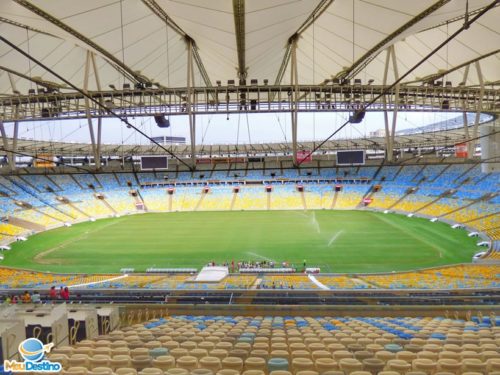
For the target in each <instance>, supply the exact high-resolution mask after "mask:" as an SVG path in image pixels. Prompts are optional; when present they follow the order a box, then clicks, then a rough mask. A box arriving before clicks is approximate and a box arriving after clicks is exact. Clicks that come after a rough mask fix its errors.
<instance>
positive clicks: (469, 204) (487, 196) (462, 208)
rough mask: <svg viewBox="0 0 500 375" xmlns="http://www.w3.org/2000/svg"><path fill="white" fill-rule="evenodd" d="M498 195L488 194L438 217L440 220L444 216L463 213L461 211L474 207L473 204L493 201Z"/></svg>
mask: <svg viewBox="0 0 500 375" xmlns="http://www.w3.org/2000/svg"><path fill="white" fill-rule="evenodd" d="M496 195H497V194H496V193H488V194H485V195H483V196H481V197H480V198H477V199H472V200H471V201H468V202H467V203H466V204H464V205H462V206H459V207H457V208H454V209H453V210H451V211H447V212H443V213H442V214H441V215H439V216H437V217H438V218H442V217H444V216H447V215H450V214H453V213H455V212H458V211H461V210H464V209H466V208H468V207H470V206H472V205H473V204H475V203H478V202H488V201H489V200H491V199H492V198H494V197H495V196H496Z"/></svg>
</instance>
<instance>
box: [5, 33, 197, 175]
mask: <svg viewBox="0 0 500 375" xmlns="http://www.w3.org/2000/svg"><path fill="white" fill-rule="evenodd" d="M0 41H2V42H4V43H5V44H7V45H8V46H9V47H11V48H13V49H14V50H16V51H17V52H19V53H20V54H21V55H23V56H24V57H26V58H28V59H29V60H31V61H32V62H34V63H35V64H37V65H39V66H40V67H41V68H43V69H45V70H46V71H47V72H49V73H50V74H52V75H53V76H54V77H56V78H58V79H59V80H61V81H62V82H64V83H65V84H67V85H68V86H70V87H71V88H73V89H74V90H76V91H78V93H80V94H81V95H83V96H84V97H86V98H87V99H88V100H90V101H91V102H93V103H94V104H95V105H96V106H98V107H99V108H101V109H102V110H103V111H105V112H107V113H109V114H110V115H111V116H113V117H116V118H117V119H119V120H120V121H121V122H123V123H124V124H126V125H127V127H130V128H132V129H134V130H135V131H136V132H138V133H139V134H141V135H142V136H144V137H146V138H147V139H149V140H150V141H151V142H152V143H154V144H155V145H156V146H158V147H159V148H160V149H162V150H163V151H165V152H166V153H167V154H168V155H170V156H171V157H173V158H174V159H176V160H177V161H178V162H179V163H181V164H183V165H184V166H186V167H188V168H189V169H190V170H193V168H192V167H191V166H190V165H189V164H187V163H186V162H185V161H184V160H182V159H181V158H179V157H178V156H177V155H176V154H174V153H173V152H172V151H170V150H168V149H167V148H165V147H164V146H163V145H161V144H160V143H158V142H157V141H156V140H154V139H153V138H151V137H150V136H149V135H147V134H146V133H144V132H143V131H142V130H140V129H139V128H137V127H136V126H135V125H132V124H131V123H130V122H129V121H128V120H127V119H126V118H124V117H121V116H120V115H118V114H117V113H116V112H114V111H113V110H111V109H109V108H108V107H106V106H105V105H104V104H102V103H101V102H100V101H99V100H96V99H94V98H93V97H92V96H91V95H89V94H88V93H87V92H85V91H84V90H82V89H81V88H79V87H77V86H76V85H74V84H73V83H71V82H70V81H68V80H67V79H66V78H64V77H62V76H61V75H60V74H58V73H56V72H55V71H54V70H53V69H51V68H49V67H48V66H47V65H45V64H44V63H42V62H41V61H40V60H38V59H36V58H35V57H33V56H31V55H30V54H29V53H27V52H25V51H24V50H23V49H21V48H19V47H18V46H17V45H16V44H14V43H12V42H11V41H10V40H8V39H6V38H5V37H3V36H2V35H0Z"/></svg>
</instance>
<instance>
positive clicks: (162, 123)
mask: <svg viewBox="0 0 500 375" xmlns="http://www.w3.org/2000/svg"><path fill="white" fill-rule="evenodd" d="M155 122H156V125H158V127H159V128H168V127H170V120H169V119H168V118H165V116H161V115H160V116H155Z"/></svg>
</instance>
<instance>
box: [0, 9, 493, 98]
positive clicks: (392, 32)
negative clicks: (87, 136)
mask: <svg viewBox="0 0 500 375" xmlns="http://www.w3.org/2000/svg"><path fill="white" fill-rule="evenodd" d="M491 3H492V0H468V1H467V0H418V1H401V0H356V1H354V0H251V1H250V0H249V1H245V0H233V1H231V0H210V1H207V0H123V1H120V0H85V1H80V0H3V1H1V2H0V21H1V22H0V35H2V36H3V37H4V38H6V39H7V40H9V41H11V42H13V43H14V44H16V45H17V46H19V47H20V48H22V49H23V50H24V51H26V52H28V53H29V54H30V55H32V56H34V57H35V58H37V59H39V60H40V61H42V62H43V63H44V64H46V65H47V66H49V67H50V68H52V69H54V71H56V72H57V73H59V74H60V75H61V76H63V77H64V78H66V79H68V80H69V81H71V82H72V83H74V84H75V85H76V86H78V87H80V88H81V87H84V76H85V69H86V66H88V64H86V61H87V51H91V52H93V53H94V54H95V58H94V61H95V66H96V70H97V72H98V76H99V80H98V81H97V80H96V79H95V78H94V70H93V69H90V70H89V74H90V76H89V80H88V83H87V88H88V90H99V89H106V90H109V85H113V86H115V87H121V85H123V83H127V82H128V83H132V84H134V83H135V82H141V81H149V82H155V83H158V84H159V85H161V86H163V87H184V86H186V77H187V66H188V64H187V63H186V62H187V55H188V50H189V48H188V46H189V45H191V46H192V47H193V48H192V49H191V50H192V51H194V61H195V64H194V65H195V66H194V76H195V84H196V85H197V86H205V85H210V84H212V85H216V82H217V81H221V82H222V83H223V84H226V82H227V80H231V79H234V80H236V82H238V79H239V78H244V77H246V79H247V80H250V79H257V80H259V83H261V82H262V81H263V80H264V79H267V80H268V81H269V83H270V84H271V83H275V82H281V83H284V84H286V83H290V76H291V74H290V65H291V64H290V63H289V60H290V50H291V44H292V43H293V40H296V41H297V55H296V56H297V70H298V72H297V73H298V82H299V83H301V84H321V83H322V82H324V81H325V79H332V78H334V77H337V78H338V77H340V78H346V77H347V78H359V79H362V81H363V83H364V82H367V81H369V80H373V82H374V83H375V84H381V83H382V81H383V77H384V70H385V63H386V56H387V54H386V53H384V51H385V50H387V48H388V47H390V46H394V54H395V57H396V61H397V70H398V73H399V75H402V74H403V73H405V72H406V71H407V70H408V69H409V68H410V67H412V66H413V65H414V64H415V63H417V62H418V61H419V60H420V59H421V58H422V57H423V56H425V55H426V54H427V53H429V52H430V51H431V50H432V49H433V48H435V47H436V46H437V45H439V44H440V43H441V42H442V41H443V40H445V39H446V38H447V36H449V35H451V34H452V33H453V32H454V31H456V30H457V29H458V28H460V27H461V26H462V25H463V23H464V19H467V17H466V14H468V17H469V18H472V17H473V16H474V14H477V13H478V12H479V11H481V9H483V8H484V7H486V6H488V5H489V4H491ZM496 5H497V6H496V7H495V8H494V9H491V10H489V11H488V12H487V13H486V14H484V15H483V16H482V17H481V18H480V19H479V20H477V21H476V22H474V23H473V24H472V25H471V26H470V28H469V29H468V30H466V31H464V32H462V33H461V34H460V35H459V36H458V37H456V38H455V39H453V40H452V41H451V42H450V43H449V44H448V45H447V46H445V47H444V48H442V49H441V50H440V51H439V52H437V53H436V54H434V55H433V56H432V57H430V58H429V59H428V60H427V61H426V62H425V63H423V64H422V65H421V66H420V67H419V68H418V69H416V70H415V71H414V72H413V73H412V74H411V75H409V76H408V77H407V78H406V79H405V81H406V82H413V81H421V80H423V79H429V77H431V78H435V79H441V78H443V79H444V80H446V81H451V82H452V84H453V85H454V86H457V85H458V84H459V83H460V82H463V81H464V73H465V72H466V70H467V71H468V74H466V75H465V77H466V79H465V85H466V86H473V85H479V83H480V80H481V79H482V80H483V81H484V83H485V84H486V85H495V84H496V85H498V84H499V81H500V52H499V51H500V22H498V20H499V19H500V7H499V6H498V5H499V2H498V1H497V4H496ZM476 61H478V62H479V64H478V65H477V64H475V62H476ZM471 63H472V64H471ZM388 65H389V66H388V67H389V69H388V80H387V82H388V83H390V82H392V81H393V80H394V77H395V74H394V66H393V64H392V62H391V63H390V64H388ZM469 66H470V69H469ZM477 67H479V72H480V73H479V74H478V73H477ZM30 80H31V81H30ZM32 81H35V84H36V82H39V83H40V82H42V83H43V81H48V82H54V83H55V84H57V85H61V86H62V87H64V86H65V85H64V83H63V82H60V81H59V80H58V79H57V78H55V77H54V76H52V75H51V74H49V73H47V72H46V71H45V70H44V69H43V68H41V67H40V66H37V65H36V64H34V63H33V62H30V61H29V60H28V59H27V58H26V57H23V56H22V55H21V54H20V53H19V52H17V51H15V50H13V49H12V48H10V47H9V46H8V45H6V44H5V43H2V42H0V94H2V95H11V94H13V93H14V91H16V92H20V93H22V94H25V93H26V92H27V91H28V89H29V88H33V85H34V83H33V82H32ZM98 82H99V83H98ZM45 83H47V82H45ZM99 85H100V88H99V87H98V86H99Z"/></svg>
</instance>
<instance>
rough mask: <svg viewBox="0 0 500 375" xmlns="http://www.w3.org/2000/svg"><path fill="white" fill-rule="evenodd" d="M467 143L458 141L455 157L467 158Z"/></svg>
mask: <svg viewBox="0 0 500 375" xmlns="http://www.w3.org/2000/svg"><path fill="white" fill-rule="evenodd" d="M467 156H468V154H467V143H457V144H456V145H455V157H457V158H467Z"/></svg>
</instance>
